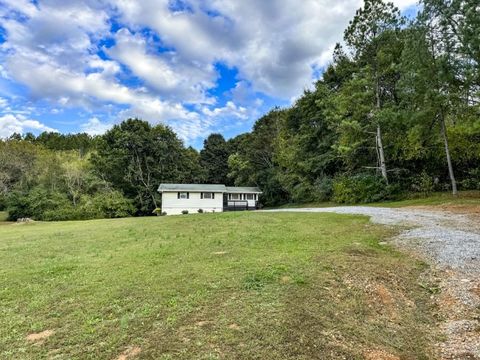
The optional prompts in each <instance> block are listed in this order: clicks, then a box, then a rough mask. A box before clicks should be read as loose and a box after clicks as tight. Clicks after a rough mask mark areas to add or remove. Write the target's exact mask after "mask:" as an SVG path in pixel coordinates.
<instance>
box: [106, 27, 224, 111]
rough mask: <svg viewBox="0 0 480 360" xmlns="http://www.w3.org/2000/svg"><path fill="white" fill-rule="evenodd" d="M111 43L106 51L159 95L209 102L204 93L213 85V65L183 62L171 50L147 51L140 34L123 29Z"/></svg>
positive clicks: (181, 99) (179, 99)
mask: <svg viewBox="0 0 480 360" xmlns="http://www.w3.org/2000/svg"><path fill="white" fill-rule="evenodd" d="M115 42H116V45H115V46H114V47H112V48H111V49H107V50H106V51H107V53H108V54H109V55H110V56H112V57H113V58H114V59H116V60H118V61H119V62H121V63H122V64H125V65H127V66H128V67H129V68H130V69H131V70H132V71H133V73H134V74H135V75H137V76H139V77H140V78H142V79H143V80H144V81H145V82H146V83H147V84H148V85H149V86H151V87H152V88H153V89H154V90H155V92H156V93H158V94H159V95H161V96H162V97H164V98H170V99H175V100H177V101H183V102H185V103H212V99H208V97H207V96H206V94H205V92H206V90H207V89H209V88H212V87H214V86H215V80H216V78H217V74H216V72H215V69H214V67H213V65H211V64H205V65H204V66H199V65H198V64H196V63H195V62H190V63H184V62H183V61H182V59H181V58H179V57H178V56H177V54H176V53H175V52H173V51H168V52H162V53H158V51H157V52H156V53H154V51H153V50H151V51H149V49H148V46H149V44H148V43H147V40H146V39H145V38H144V37H142V36H141V35H139V34H136V35H133V34H132V33H131V32H130V31H129V30H128V29H125V28H123V29H121V30H119V31H118V32H117V33H116V34H115Z"/></svg>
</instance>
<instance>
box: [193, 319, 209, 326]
mask: <svg viewBox="0 0 480 360" xmlns="http://www.w3.org/2000/svg"><path fill="white" fill-rule="evenodd" d="M210 323H211V321H209V320H201V321H197V322H196V323H195V325H196V326H199V327H203V326H207V325H208V324H210Z"/></svg>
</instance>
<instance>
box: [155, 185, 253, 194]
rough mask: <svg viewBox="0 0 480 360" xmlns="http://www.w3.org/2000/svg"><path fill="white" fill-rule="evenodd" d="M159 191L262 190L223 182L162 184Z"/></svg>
mask: <svg viewBox="0 0 480 360" xmlns="http://www.w3.org/2000/svg"><path fill="white" fill-rule="evenodd" d="M158 191H159V192H172V191H192V192H195V191H202V192H222V193H257V194H261V193H262V191H261V190H260V189H259V188H258V187H236V186H225V185H223V184H160V186H159V187H158Z"/></svg>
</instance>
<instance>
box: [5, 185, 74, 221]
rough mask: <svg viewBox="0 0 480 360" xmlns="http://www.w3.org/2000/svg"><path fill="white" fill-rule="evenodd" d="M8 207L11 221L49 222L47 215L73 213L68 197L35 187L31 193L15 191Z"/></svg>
mask: <svg viewBox="0 0 480 360" xmlns="http://www.w3.org/2000/svg"><path fill="white" fill-rule="evenodd" d="M6 205H7V211H8V217H9V220H14V221H15V220H17V219H19V218H25V217H28V218H32V219H34V220H47V219H45V214H46V213H50V212H59V213H60V212H64V213H68V214H71V212H72V206H71V204H70V201H69V200H68V198H67V196H66V195H64V194H61V193H58V192H55V191H49V190H46V189H44V188H42V187H35V188H33V189H32V190H31V191H14V192H12V193H10V194H9V196H8V197H7V201H6Z"/></svg>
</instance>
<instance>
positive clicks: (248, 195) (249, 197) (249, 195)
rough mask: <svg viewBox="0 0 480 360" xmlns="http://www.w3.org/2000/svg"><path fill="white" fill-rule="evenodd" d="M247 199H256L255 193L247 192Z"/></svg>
mask: <svg viewBox="0 0 480 360" xmlns="http://www.w3.org/2000/svg"><path fill="white" fill-rule="evenodd" d="M246 195H247V200H255V194H246Z"/></svg>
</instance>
